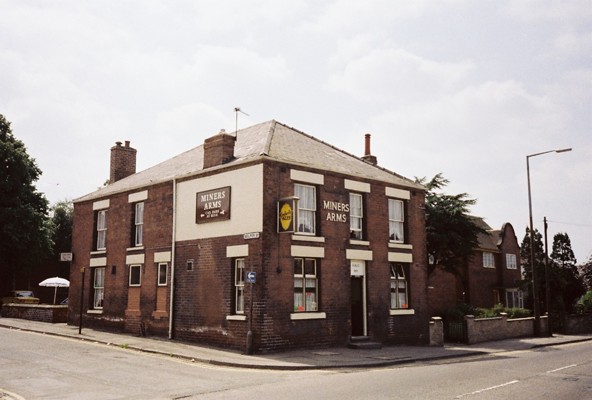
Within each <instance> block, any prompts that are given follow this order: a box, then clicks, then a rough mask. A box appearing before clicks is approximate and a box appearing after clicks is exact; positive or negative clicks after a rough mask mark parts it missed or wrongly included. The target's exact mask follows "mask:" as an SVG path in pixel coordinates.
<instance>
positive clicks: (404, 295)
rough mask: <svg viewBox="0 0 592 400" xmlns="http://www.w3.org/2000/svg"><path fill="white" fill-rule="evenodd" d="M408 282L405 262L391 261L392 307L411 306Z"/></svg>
mask: <svg viewBox="0 0 592 400" xmlns="http://www.w3.org/2000/svg"><path fill="white" fill-rule="evenodd" d="M408 299H409V293H408V282H407V277H406V274H405V267H404V266H403V264H399V263H391V309H401V308H409V300H408Z"/></svg>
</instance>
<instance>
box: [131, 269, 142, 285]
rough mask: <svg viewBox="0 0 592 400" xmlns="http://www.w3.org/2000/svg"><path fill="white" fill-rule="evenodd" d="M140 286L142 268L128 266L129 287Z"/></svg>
mask: <svg viewBox="0 0 592 400" xmlns="http://www.w3.org/2000/svg"><path fill="white" fill-rule="evenodd" d="M141 284H142V266H141V265H130V273H129V285H130V286H140V285H141Z"/></svg>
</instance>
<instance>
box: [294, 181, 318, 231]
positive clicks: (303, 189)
mask: <svg viewBox="0 0 592 400" xmlns="http://www.w3.org/2000/svg"><path fill="white" fill-rule="evenodd" d="M294 196H295V197H297V198H298V217H297V218H298V223H297V225H296V232H297V233H298V234H302V235H311V236H315V235H316V218H317V188H316V187H315V186H312V185H303V184H301V183H295V184H294ZM307 196H308V197H307ZM309 197H312V198H309Z"/></svg>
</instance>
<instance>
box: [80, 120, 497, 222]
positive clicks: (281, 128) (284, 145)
mask: <svg viewBox="0 0 592 400" xmlns="http://www.w3.org/2000/svg"><path fill="white" fill-rule="evenodd" d="M234 156H235V158H234V159H233V160H232V161H230V162H228V163H226V164H224V165H222V166H216V167H211V168H208V169H205V170H204V168H203V158H204V157H203V145H200V146H197V147H195V148H193V149H191V150H188V151H186V152H184V153H181V154H179V155H177V156H175V157H173V158H171V159H169V160H166V161H164V162H161V163H160V164H157V165H155V166H153V167H150V168H148V169H145V170H143V171H140V172H138V173H135V174H133V175H130V176H128V177H126V178H124V179H121V180H118V181H116V182H114V183H112V184H110V185H108V186H105V187H102V188H100V189H98V190H96V191H94V192H92V193H89V194H87V195H85V196H82V197H80V198H78V199H76V200H74V202H75V203H77V202H83V201H88V200H94V199H98V198H101V197H105V196H109V195H112V194H116V193H121V192H126V191H130V190H136V189H141V188H143V187H147V186H152V185H155V184H158V183H163V182H168V181H171V180H173V179H175V178H177V179H178V178H184V177H190V176H193V175H199V174H200V173H201V172H202V171H212V170H214V169H216V168H221V167H228V166H231V165H238V164H240V163H245V162H250V161H253V160H257V159H271V160H275V161H279V162H285V163H288V164H292V165H295V166H302V167H309V168H314V169H319V170H324V171H331V172H335V173H340V174H345V175H350V176H354V177H359V178H362V179H371V180H376V181H380V182H384V183H387V184H391V185H395V186H400V187H406V188H409V189H418V190H424V187H423V186H422V185H419V184H417V183H415V182H413V181H412V180H410V179H408V178H405V177H403V176H401V175H398V174H396V173H394V172H392V171H389V170H387V169H384V168H382V167H379V166H376V165H372V164H370V163H368V162H366V161H364V160H363V159H361V158H360V157H357V156H354V155H351V154H349V153H347V152H345V151H343V150H340V149H338V148H337V147H335V146H332V145H330V144H327V143H325V142H323V141H321V140H319V139H316V138H314V137H313V136H310V135H308V134H306V133H303V132H300V131H298V130H296V129H294V128H292V127H289V126H287V125H284V124H282V123H280V122H277V121H275V120H271V121H267V122H263V123H260V124H257V125H253V126H251V127H248V128H245V129H241V130H239V131H237V133H236V142H235V147H234ZM490 229H491V228H490Z"/></svg>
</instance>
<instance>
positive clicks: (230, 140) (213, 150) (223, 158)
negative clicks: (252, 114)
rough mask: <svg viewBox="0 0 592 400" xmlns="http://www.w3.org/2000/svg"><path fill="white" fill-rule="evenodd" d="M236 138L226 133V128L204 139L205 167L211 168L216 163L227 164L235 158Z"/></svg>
mask: <svg viewBox="0 0 592 400" xmlns="http://www.w3.org/2000/svg"><path fill="white" fill-rule="evenodd" d="M235 142H236V138H235V137H234V136H233V135H229V134H228V133H226V131H225V130H224V129H222V130H220V133H218V134H217V135H214V136H212V137H210V138H207V139H206V140H205V141H204V147H203V149H204V161H203V167H204V169H205V168H210V167H215V166H216V165H222V164H226V163H227V162H229V161H232V160H233V159H234V143H235Z"/></svg>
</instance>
